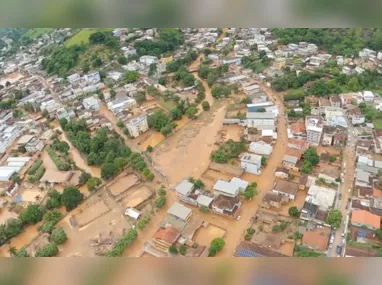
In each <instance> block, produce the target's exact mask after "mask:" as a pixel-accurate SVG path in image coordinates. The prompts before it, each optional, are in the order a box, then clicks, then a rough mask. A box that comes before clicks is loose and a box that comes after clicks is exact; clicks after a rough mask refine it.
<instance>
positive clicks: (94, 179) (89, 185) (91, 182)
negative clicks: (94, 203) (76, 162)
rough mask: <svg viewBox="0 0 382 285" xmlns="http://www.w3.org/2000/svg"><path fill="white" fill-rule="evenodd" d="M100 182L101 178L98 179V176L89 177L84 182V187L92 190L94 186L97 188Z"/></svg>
mask: <svg viewBox="0 0 382 285" xmlns="http://www.w3.org/2000/svg"><path fill="white" fill-rule="evenodd" d="M101 184H102V180H101V179H99V178H98V177H91V178H90V179H89V180H88V181H87V182H86V187H87V188H88V190H89V191H93V190H94V189H95V188H97V187H98V186H99V185H101Z"/></svg>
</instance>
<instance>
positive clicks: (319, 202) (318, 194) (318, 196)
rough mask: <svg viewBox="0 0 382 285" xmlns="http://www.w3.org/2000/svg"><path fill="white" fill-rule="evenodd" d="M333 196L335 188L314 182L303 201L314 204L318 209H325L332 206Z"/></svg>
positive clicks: (334, 195) (334, 196)
mask: <svg viewBox="0 0 382 285" xmlns="http://www.w3.org/2000/svg"><path fill="white" fill-rule="evenodd" d="M335 198H336V191H335V190H333V189H331V188H327V187H323V186H318V185H315V184H314V185H311V186H310V187H309V190H308V192H307V195H306V198H305V202H308V203H311V204H313V205H316V206H317V207H318V208H319V209H320V210H323V211H327V210H329V209H330V208H332V207H333V205H334V200H335Z"/></svg>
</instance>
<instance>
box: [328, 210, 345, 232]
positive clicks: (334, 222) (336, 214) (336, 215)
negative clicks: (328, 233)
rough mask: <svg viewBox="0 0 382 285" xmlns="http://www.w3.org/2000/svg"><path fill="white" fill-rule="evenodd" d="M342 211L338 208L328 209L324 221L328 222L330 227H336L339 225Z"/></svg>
mask: <svg viewBox="0 0 382 285" xmlns="http://www.w3.org/2000/svg"><path fill="white" fill-rule="evenodd" d="M341 221H342V213H341V211H340V210H330V211H329V214H328V216H327V218H326V223H328V224H329V225H330V226H331V227H332V228H336V229H338V228H339V227H340V226H341Z"/></svg>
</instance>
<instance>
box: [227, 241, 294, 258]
mask: <svg viewBox="0 0 382 285" xmlns="http://www.w3.org/2000/svg"><path fill="white" fill-rule="evenodd" d="M233 256H234V257H287V256H286V255H284V254H281V253H279V252H277V251H274V250H272V249H270V248H267V247H261V246H259V245H257V244H254V243H251V242H249V241H242V242H240V244H239V245H238V246H237V247H236V249H235V253H234V254H233Z"/></svg>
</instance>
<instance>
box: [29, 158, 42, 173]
mask: <svg viewBox="0 0 382 285" xmlns="http://www.w3.org/2000/svg"><path fill="white" fill-rule="evenodd" d="M41 164H42V160H40V159H39V160H36V161H35V162H33V164H32V166H31V167H30V168H29V170H28V174H29V175H33V174H34V173H35V172H36V171H37V169H38V168H39V167H40V165H41Z"/></svg>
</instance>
